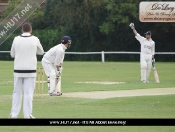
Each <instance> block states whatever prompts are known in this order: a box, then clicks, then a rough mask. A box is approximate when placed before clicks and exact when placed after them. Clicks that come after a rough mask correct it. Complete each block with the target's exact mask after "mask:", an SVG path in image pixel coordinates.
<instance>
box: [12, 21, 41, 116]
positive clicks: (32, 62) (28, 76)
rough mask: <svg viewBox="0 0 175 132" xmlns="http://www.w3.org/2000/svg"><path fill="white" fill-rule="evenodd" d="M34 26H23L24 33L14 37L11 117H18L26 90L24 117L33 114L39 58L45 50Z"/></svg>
mask: <svg viewBox="0 0 175 132" xmlns="http://www.w3.org/2000/svg"><path fill="white" fill-rule="evenodd" d="M31 33H32V27H31V25H30V24H29V23H25V24H23V26H22V35H20V36H17V37H15V38H14V41H13V44H12V47H11V53H10V54H11V56H12V57H13V58H14V91H13V100H12V109H11V114H10V117H9V118H17V117H18V114H19V112H20V109H21V104H22V91H23V90H24V101H23V114H24V118H34V117H33V116H32V108H33V93H34V89H35V83H36V82H35V81H36V69H37V58H36V55H37V54H38V55H43V54H44V50H43V48H42V45H41V44H40V41H39V39H38V38H37V37H35V36H33V35H31Z"/></svg>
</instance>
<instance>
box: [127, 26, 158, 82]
mask: <svg viewBox="0 0 175 132" xmlns="http://www.w3.org/2000/svg"><path fill="white" fill-rule="evenodd" d="M129 26H130V27H131V29H132V30H133V32H134V34H135V38H136V39H137V40H138V41H139V42H140V45H141V53H140V68H141V81H142V82H143V83H149V81H148V78H149V75H150V72H151V68H152V63H154V62H155V59H154V54H155V42H154V41H153V40H152V38H151V31H147V32H146V33H145V37H143V36H141V35H140V34H139V33H137V31H136V29H135V27H134V23H130V25H129Z"/></svg>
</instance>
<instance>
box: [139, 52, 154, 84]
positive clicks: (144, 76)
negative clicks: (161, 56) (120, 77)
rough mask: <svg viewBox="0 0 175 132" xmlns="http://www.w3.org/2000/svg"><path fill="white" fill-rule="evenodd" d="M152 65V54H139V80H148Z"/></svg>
mask: <svg viewBox="0 0 175 132" xmlns="http://www.w3.org/2000/svg"><path fill="white" fill-rule="evenodd" d="M151 67H152V55H150V54H144V53H141V54H140V68H141V81H148V78H149V75H150V72H151Z"/></svg>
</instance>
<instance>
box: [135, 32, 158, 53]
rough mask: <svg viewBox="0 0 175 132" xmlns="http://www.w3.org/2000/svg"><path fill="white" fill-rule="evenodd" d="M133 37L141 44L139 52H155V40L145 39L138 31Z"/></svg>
mask: <svg viewBox="0 0 175 132" xmlns="http://www.w3.org/2000/svg"><path fill="white" fill-rule="evenodd" d="M135 38H136V39H137V40H138V41H139V42H140V44H141V53H144V54H150V55H154V54H155V42H154V41H153V40H152V39H150V40H147V39H146V38H145V37H142V36H140V34H138V33H137V35H136V36H135Z"/></svg>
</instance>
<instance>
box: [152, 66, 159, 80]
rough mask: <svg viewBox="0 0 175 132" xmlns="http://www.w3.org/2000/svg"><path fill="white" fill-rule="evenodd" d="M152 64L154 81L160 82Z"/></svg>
mask: <svg viewBox="0 0 175 132" xmlns="http://www.w3.org/2000/svg"><path fill="white" fill-rule="evenodd" d="M152 66H153V72H154V78H155V81H156V83H160V81H159V76H158V73H157V70H156V67H155V66H154V63H152Z"/></svg>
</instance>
